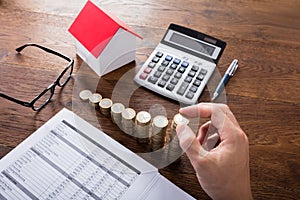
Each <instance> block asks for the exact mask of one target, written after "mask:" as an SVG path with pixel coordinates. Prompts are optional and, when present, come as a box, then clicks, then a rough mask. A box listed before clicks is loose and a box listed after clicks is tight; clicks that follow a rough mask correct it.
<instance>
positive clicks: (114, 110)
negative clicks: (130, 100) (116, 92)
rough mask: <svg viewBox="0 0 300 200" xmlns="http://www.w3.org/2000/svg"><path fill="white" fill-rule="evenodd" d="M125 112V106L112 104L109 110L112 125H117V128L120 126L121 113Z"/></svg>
mask: <svg viewBox="0 0 300 200" xmlns="http://www.w3.org/2000/svg"><path fill="white" fill-rule="evenodd" d="M123 110H125V106H124V105H123V104H121V103H114V104H113V105H112V106H111V108H110V115H111V119H112V121H113V123H115V124H117V125H118V126H119V127H121V126H122V124H121V121H122V112H123Z"/></svg>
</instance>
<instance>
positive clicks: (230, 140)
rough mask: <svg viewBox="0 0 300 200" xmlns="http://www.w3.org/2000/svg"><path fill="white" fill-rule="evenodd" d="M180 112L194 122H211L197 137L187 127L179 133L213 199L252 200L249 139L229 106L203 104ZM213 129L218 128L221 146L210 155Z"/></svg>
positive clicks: (202, 183)
mask: <svg viewBox="0 0 300 200" xmlns="http://www.w3.org/2000/svg"><path fill="white" fill-rule="evenodd" d="M179 112H180V113H181V114H182V115H184V116H186V117H190V118H194V117H200V118H201V117H204V118H210V121H208V122H207V123H205V124H203V125H202V126H201V127H200V128H199V130H198V136H197V137H196V136H195V134H194V133H193V131H192V130H191V128H190V127H188V126H187V125H178V126H177V129H176V130H177V134H178V138H179V141H180V146H181V148H182V149H183V150H184V151H185V152H186V154H187V156H188V158H189V159H190V161H191V163H192V166H193V167H194V169H195V171H196V174H197V178H198V181H199V183H200V185H201V187H202V188H203V190H204V191H205V192H206V193H207V194H208V195H209V196H210V197H211V198H212V199H252V194H251V187H250V172H249V145H248V138H247V136H246V134H245V133H244V132H243V130H242V129H241V128H240V126H239V124H238V122H237V120H236V119H235V117H234V115H233V113H232V112H231V111H230V109H229V108H228V106H227V105H225V104H213V103H200V104H197V105H194V106H189V107H185V108H181V109H180V110H179ZM211 126H214V127H215V128H216V130H217V132H218V134H219V136H220V143H219V145H218V146H217V147H215V148H213V149H211V150H210V151H207V150H205V149H204V148H203V145H204V144H203V142H205V141H204V138H205V135H206V134H207V131H208V129H209V127H211Z"/></svg>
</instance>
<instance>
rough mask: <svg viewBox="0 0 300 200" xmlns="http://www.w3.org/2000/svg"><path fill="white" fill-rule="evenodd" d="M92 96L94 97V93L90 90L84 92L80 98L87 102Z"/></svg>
mask: <svg viewBox="0 0 300 200" xmlns="http://www.w3.org/2000/svg"><path fill="white" fill-rule="evenodd" d="M91 95H92V92H91V91H90V90H82V91H81V92H80V93H79V97H80V99H81V100H83V101H87V100H88V99H89V98H90V96H91Z"/></svg>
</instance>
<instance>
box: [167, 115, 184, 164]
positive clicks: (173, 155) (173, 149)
mask: <svg viewBox="0 0 300 200" xmlns="http://www.w3.org/2000/svg"><path fill="white" fill-rule="evenodd" d="M188 123H189V120H188V119H187V118H185V117H183V116H182V115H181V114H179V113H178V114H176V115H175V116H174V118H173V121H172V124H171V138H170V139H171V140H170V143H169V147H168V148H169V149H168V159H169V161H170V162H172V161H176V160H179V158H180V156H181V154H182V149H181V147H180V144H179V139H178V137H177V134H176V127H177V125H179V124H186V125H187V124H188Z"/></svg>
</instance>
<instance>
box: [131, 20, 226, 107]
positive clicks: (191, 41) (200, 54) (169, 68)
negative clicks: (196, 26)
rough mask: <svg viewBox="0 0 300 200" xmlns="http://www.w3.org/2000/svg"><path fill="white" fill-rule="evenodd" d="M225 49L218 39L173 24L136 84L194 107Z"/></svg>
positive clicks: (139, 73)
mask: <svg viewBox="0 0 300 200" xmlns="http://www.w3.org/2000/svg"><path fill="white" fill-rule="evenodd" d="M225 47H226V43H225V42H224V41H221V40H219V39H217V38H214V37H212V36H209V35H206V34H204V33H201V32H198V31H195V30H192V29H189V28H186V27H183V26H180V25H177V24H170V25H169V27H168V30H167V31H166V33H165V35H164V37H163V38H162V40H161V41H160V43H159V44H158V45H157V46H156V48H155V49H154V50H153V52H152V53H151V55H150V56H149V58H148V59H147V60H146V62H145V63H144V64H143V66H141V68H140V69H139V70H138V72H137V73H136V74H135V76H134V81H135V82H136V83H137V84H139V85H141V86H143V87H145V88H147V89H150V90H152V91H154V92H156V93H158V94H160V95H163V96H165V97H168V98H170V99H173V100H175V101H178V102H181V103H184V104H187V105H192V104H195V103H196V102H197V101H198V99H199V97H200V95H201V93H202V91H203V90H204V88H205V86H206V84H207V82H208V80H209V79H210V77H211V75H212V73H213V72H214V70H215V68H216V65H217V63H218V61H219V59H220V57H221V55H222V53H223V51H224V49H225Z"/></svg>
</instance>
